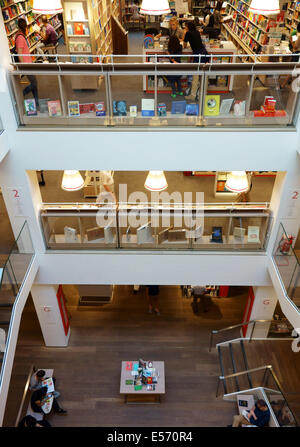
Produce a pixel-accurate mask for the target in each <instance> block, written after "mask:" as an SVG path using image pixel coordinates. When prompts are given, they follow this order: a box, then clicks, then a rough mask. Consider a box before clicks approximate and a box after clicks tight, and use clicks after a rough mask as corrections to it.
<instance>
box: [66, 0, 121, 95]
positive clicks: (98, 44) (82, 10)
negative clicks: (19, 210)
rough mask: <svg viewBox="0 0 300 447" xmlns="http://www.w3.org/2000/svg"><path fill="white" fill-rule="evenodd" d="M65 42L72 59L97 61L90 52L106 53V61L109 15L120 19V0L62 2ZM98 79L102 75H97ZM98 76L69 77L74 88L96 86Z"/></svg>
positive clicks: (109, 44)
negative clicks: (71, 78)
mask: <svg viewBox="0 0 300 447" xmlns="http://www.w3.org/2000/svg"><path fill="white" fill-rule="evenodd" d="M63 8H64V22H65V30H66V45H67V48H68V52H69V54H70V55H71V62H74V63H92V62H93V61H94V62H97V61H99V59H98V60H97V59H95V58H93V57H92V55H99V56H104V57H105V56H106V57H105V58H104V59H103V61H104V62H109V59H110V57H109V55H111V54H113V52H114V51H113V33H112V23H111V21H112V17H116V18H119V16H120V3H119V0H71V1H67V0H64V1H63ZM100 79H101V78H100ZM98 87H99V78H97V77H89V78H88V79H86V78H84V77H80V78H79V79H74V80H72V88H73V89H97V88H98Z"/></svg>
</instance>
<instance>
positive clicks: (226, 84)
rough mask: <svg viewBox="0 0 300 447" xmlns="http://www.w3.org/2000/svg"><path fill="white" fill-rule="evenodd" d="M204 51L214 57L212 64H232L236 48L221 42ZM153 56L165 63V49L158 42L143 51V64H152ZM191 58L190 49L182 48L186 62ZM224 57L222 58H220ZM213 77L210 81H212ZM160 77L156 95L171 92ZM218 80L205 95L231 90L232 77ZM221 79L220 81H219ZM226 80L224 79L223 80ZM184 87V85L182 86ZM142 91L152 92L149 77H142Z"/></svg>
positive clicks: (208, 46) (207, 47) (230, 43)
mask: <svg viewBox="0 0 300 447" xmlns="http://www.w3.org/2000/svg"><path fill="white" fill-rule="evenodd" d="M205 46H206V50H207V52H208V54H209V55H210V54H213V55H215V57H214V58H213V63H222V62H223V63H228V62H232V61H233V60H232V57H231V56H232V55H234V54H237V48H236V46H235V45H234V44H233V42H227V41H221V42H219V45H213V46H211V45H209V44H206V45H205ZM155 55H157V56H158V57H157V61H158V62H167V61H169V60H168V57H167V55H168V53H167V49H166V48H164V47H163V46H162V45H160V44H159V42H158V41H156V42H155V44H154V48H149V49H145V48H144V50H143V62H154V61H155V59H156V58H155V57H154V56H155ZM192 56H193V52H192V49H191V48H183V49H182V57H183V58H184V57H187V58H188V62H191V57H192ZM220 56H224V57H222V58H221V57H220ZM213 77H214V76H213V75H212V76H211V77H210V79H213ZM160 78H162V77H161V76H159V77H158V89H157V90H158V93H169V92H171V88H170V87H168V86H165V85H164V86H163V85H162V84H163V80H161V81H160ZM219 78H220V79H218V78H217V79H216V84H215V85H208V87H207V93H228V92H229V91H231V90H232V88H233V79H234V76H222V77H219ZM221 78H222V79H221ZM225 78H226V79H225ZM183 87H184V85H183ZM143 90H144V91H145V92H147V93H153V92H154V81H153V82H152V79H151V76H144V77H143Z"/></svg>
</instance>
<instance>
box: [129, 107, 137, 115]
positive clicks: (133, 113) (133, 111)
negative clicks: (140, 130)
mask: <svg viewBox="0 0 300 447" xmlns="http://www.w3.org/2000/svg"><path fill="white" fill-rule="evenodd" d="M129 114H130V116H132V117H136V116H137V106H130V108H129Z"/></svg>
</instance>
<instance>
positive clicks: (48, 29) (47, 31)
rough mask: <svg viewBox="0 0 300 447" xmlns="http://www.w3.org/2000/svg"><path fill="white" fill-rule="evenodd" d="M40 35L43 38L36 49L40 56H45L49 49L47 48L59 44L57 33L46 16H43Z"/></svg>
mask: <svg viewBox="0 0 300 447" xmlns="http://www.w3.org/2000/svg"><path fill="white" fill-rule="evenodd" d="M39 34H40V36H41V42H39V43H38V44H37V45H36V47H35V48H36V51H37V52H38V53H39V54H44V50H45V49H47V46H55V45H56V44H57V34H56V31H55V29H54V28H53V26H52V25H51V24H50V23H49V22H48V19H47V16H46V15H43V16H42V27H41V31H40V32H39ZM44 59H45V57H44Z"/></svg>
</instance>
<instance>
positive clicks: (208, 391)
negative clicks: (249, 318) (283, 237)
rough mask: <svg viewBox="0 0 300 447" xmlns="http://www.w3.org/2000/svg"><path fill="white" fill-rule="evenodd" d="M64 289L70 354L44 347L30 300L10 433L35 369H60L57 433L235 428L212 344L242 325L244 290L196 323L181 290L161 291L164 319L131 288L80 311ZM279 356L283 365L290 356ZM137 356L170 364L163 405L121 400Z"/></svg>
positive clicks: (216, 300)
mask: <svg viewBox="0 0 300 447" xmlns="http://www.w3.org/2000/svg"><path fill="white" fill-rule="evenodd" d="M64 290H65V293H66V295H67V299H68V310H69V312H70V314H71V316H72V319H71V328H72V332H71V337H70V344H69V347H67V348H46V347H44V346H43V339H42V335H41V332H40V329H39V324H38V322H37V319H36V316H35V313H34V310H33V308H32V303H31V301H29V302H28V305H27V306H26V308H25V311H24V313H23V318H22V324H21V329H20V335H19V341H18V346H17V351H16V356H15V362H14V367H13V374H12V379H11V386H10V390H9V398H8V403H7V409H6V415H5V421H4V425H5V426H11V425H14V422H15V418H16V414H17V410H18V406H19V403H20V399H21V395H22V390H23V388H24V384H25V380H26V376H27V374H28V372H29V369H30V365H31V364H32V363H34V364H35V365H36V366H37V367H43V368H54V369H55V376H56V378H57V389H59V391H61V394H62V396H61V398H59V401H60V402H61V405H62V406H63V407H64V408H65V409H67V410H68V415H66V416H56V415H54V416H51V417H50V418H49V421H50V422H51V423H52V425H53V426H73V427H76V426H79V427H80V426H81V427H82V426H123V427H125V426H156V427H159V426H173V427H174V426H186V427H188V426H200V427H201V426H213V427H216V426H226V425H227V424H230V423H231V422H232V416H233V414H235V412H236V405H235V404H233V403H230V402H224V401H223V400H222V398H221V397H220V398H219V399H216V398H215V392H216V384H217V377H218V375H219V365H218V361H217V355H216V352H212V353H209V352H208V343H209V335H210V330H211V329H218V328H221V327H226V326H228V325H230V324H235V323H239V322H241V319H242V315H243V311H244V307H245V303H246V297H247V290H245V289H242V288H240V289H239V290H237V288H234V289H233V291H232V295H234V296H231V297H230V298H223V299H220V298H214V299H213V301H212V305H211V307H210V310H209V312H207V313H200V314H199V316H195V315H194V314H193V313H192V310H191V306H190V300H187V299H183V298H182V297H181V291H180V288H179V287H162V288H161V293H160V309H161V316H156V315H151V314H148V313H147V300H146V295H145V290H144V289H142V290H141V291H140V292H139V293H138V294H136V295H134V294H133V288H132V287H130V286H116V287H115V291H114V300H113V302H112V303H111V304H107V305H103V306H100V307H80V308H78V300H79V297H78V294H77V291H76V288H75V287H73V286H65V287H64ZM261 355H262V354H260V356H261ZM280 355H282V359H281V360H282V362H281V364H282V365H284V356H285V351H284V350H283V351H282V352H281V354H280ZM139 357H143V358H145V359H147V360H148V359H151V360H163V361H165V368H166V396H165V398H164V399H163V401H162V403H161V404H160V405H155V406H153V405H128V406H127V405H126V404H124V402H123V399H122V398H121V397H120V394H119V386H120V366H121V361H122V360H135V359H138V358H139ZM261 360H262V361H264V360H263V359H261ZM259 361H260V359H259ZM256 366H260V365H256Z"/></svg>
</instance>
